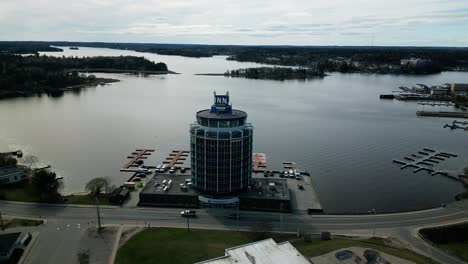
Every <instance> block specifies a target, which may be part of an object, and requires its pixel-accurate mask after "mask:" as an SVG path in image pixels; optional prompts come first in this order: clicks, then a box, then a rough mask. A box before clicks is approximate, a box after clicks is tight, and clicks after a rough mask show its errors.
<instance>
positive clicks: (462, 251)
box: [437, 242, 468, 261]
mask: <svg viewBox="0 0 468 264" xmlns="http://www.w3.org/2000/svg"><path fill="white" fill-rule="evenodd" d="M437 246H438V247H440V248H441V249H443V250H445V251H448V252H450V253H452V254H454V255H457V256H459V257H460V258H462V259H464V260H465V261H468V242H459V243H457V242H450V243H447V244H441V245H437Z"/></svg>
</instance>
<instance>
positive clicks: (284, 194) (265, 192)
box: [240, 178, 291, 201]
mask: <svg viewBox="0 0 468 264" xmlns="http://www.w3.org/2000/svg"><path fill="white" fill-rule="evenodd" d="M253 183H254V185H253V186H252V188H251V190H250V191H249V192H247V193H243V194H241V195H240V197H244V198H257V199H271V200H285V201H286V200H290V199H291V197H290V195H289V188H288V183H287V181H286V179H280V178H277V179H274V178H253Z"/></svg>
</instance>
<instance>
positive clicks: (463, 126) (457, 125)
mask: <svg viewBox="0 0 468 264" xmlns="http://www.w3.org/2000/svg"><path fill="white" fill-rule="evenodd" d="M447 127H448V128H450V129H451V130H455V129H460V130H465V131H468V122H461V121H457V120H453V122H452V124H445V125H444V128H447Z"/></svg>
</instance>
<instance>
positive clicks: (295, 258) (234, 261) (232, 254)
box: [197, 238, 311, 264]
mask: <svg viewBox="0 0 468 264" xmlns="http://www.w3.org/2000/svg"><path fill="white" fill-rule="evenodd" d="M275 263H278V264H280V263H281V264H282V263H288V264H310V263H311V262H310V261H309V260H307V259H306V258H305V257H304V256H303V255H302V254H301V253H300V252H299V251H297V249H296V248H295V247H293V246H292V245H291V244H290V243H289V242H283V243H280V244H277V243H276V242H275V241H274V240H273V239H271V238H270V239H266V240H262V241H257V242H254V243H250V244H246V245H242V246H238V247H233V248H228V249H226V255H225V256H223V257H219V258H215V259H211V260H206V261H202V262H198V263H197V264H275Z"/></svg>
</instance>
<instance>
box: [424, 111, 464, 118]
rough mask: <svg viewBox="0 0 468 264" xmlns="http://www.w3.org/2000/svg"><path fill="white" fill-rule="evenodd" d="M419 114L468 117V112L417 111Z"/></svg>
mask: <svg viewBox="0 0 468 264" xmlns="http://www.w3.org/2000/svg"><path fill="white" fill-rule="evenodd" d="M416 115H418V116H434V117H454V118H468V112H430V111H416Z"/></svg>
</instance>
